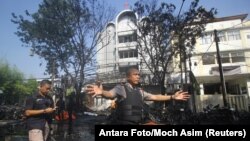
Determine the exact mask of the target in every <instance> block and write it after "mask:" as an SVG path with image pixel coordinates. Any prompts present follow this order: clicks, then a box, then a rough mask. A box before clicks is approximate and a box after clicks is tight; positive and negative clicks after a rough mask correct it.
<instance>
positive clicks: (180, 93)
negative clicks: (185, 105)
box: [174, 90, 190, 101]
mask: <svg viewBox="0 0 250 141" xmlns="http://www.w3.org/2000/svg"><path fill="white" fill-rule="evenodd" d="M189 98H190V94H188V92H184V91H182V90H180V91H177V92H176V93H175V94H174V99H175V100H184V101H186V100H188V99H189Z"/></svg>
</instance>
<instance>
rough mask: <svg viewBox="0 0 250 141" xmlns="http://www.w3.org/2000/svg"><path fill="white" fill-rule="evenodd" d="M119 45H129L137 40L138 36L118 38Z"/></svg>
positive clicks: (131, 35)
mask: <svg viewBox="0 0 250 141" xmlns="http://www.w3.org/2000/svg"><path fill="white" fill-rule="evenodd" d="M118 39H119V43H129V42H134V41H136V40H137V34H136V33H134V34H130V35H122V36H119V37H118Z"/></svg>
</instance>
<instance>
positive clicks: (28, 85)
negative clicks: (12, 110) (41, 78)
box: [0, 60, 37, 104]
mask: <svg viewBox="0 0 250 141" xmlns="http://www.w3.org/2000/svg"><path fill="white" fill-rule="evenodd" d="M0 90H2V91H3V94H1V96H3V97H2V98H1V101H2V102H3V103H5V104H15V103H18V102H19V101H21V100H23V98H25V96H26V95H28V94H32V93H33V92H34V91H35V90H37V82H36V81H35V79H32V78H31V79H28V81H24V75H23V73H21V72H20V71H19V70H18V69H17V68H16V67H11V66H10V65H9V64H8V63H7V62H4V61H2V60H0Z"/></svg>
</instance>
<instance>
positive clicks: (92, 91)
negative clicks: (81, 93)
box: [86, 85, 103, 97]
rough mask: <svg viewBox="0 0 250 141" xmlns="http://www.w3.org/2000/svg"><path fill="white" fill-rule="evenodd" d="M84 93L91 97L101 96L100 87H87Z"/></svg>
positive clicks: (101, 90)
mask: <svg viewBox="0 0 250 141" xmlns="http://www.w3.org/2000/svg"><path fill="white" fill-rule="evenodd" d="M86 93H87V94H91V95H93V97H96V96H98V95H102V93H103V89H102V86H97V85H87V88H86Z"/></svg>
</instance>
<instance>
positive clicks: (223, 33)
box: [218, 32, 227, 42]
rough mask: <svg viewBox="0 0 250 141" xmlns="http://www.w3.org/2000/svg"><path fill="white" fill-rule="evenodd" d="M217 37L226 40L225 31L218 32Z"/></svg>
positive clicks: (222, 40)
mask: <svg viewBox="0 0 250 141" xmlns="http://www.w3.org/2000/svg"><path fill="white" fill-rule="evenodd" d="M218 38H219V41H220V42H224V41H227V38H226V34H225V32H218Z"/></svg>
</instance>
